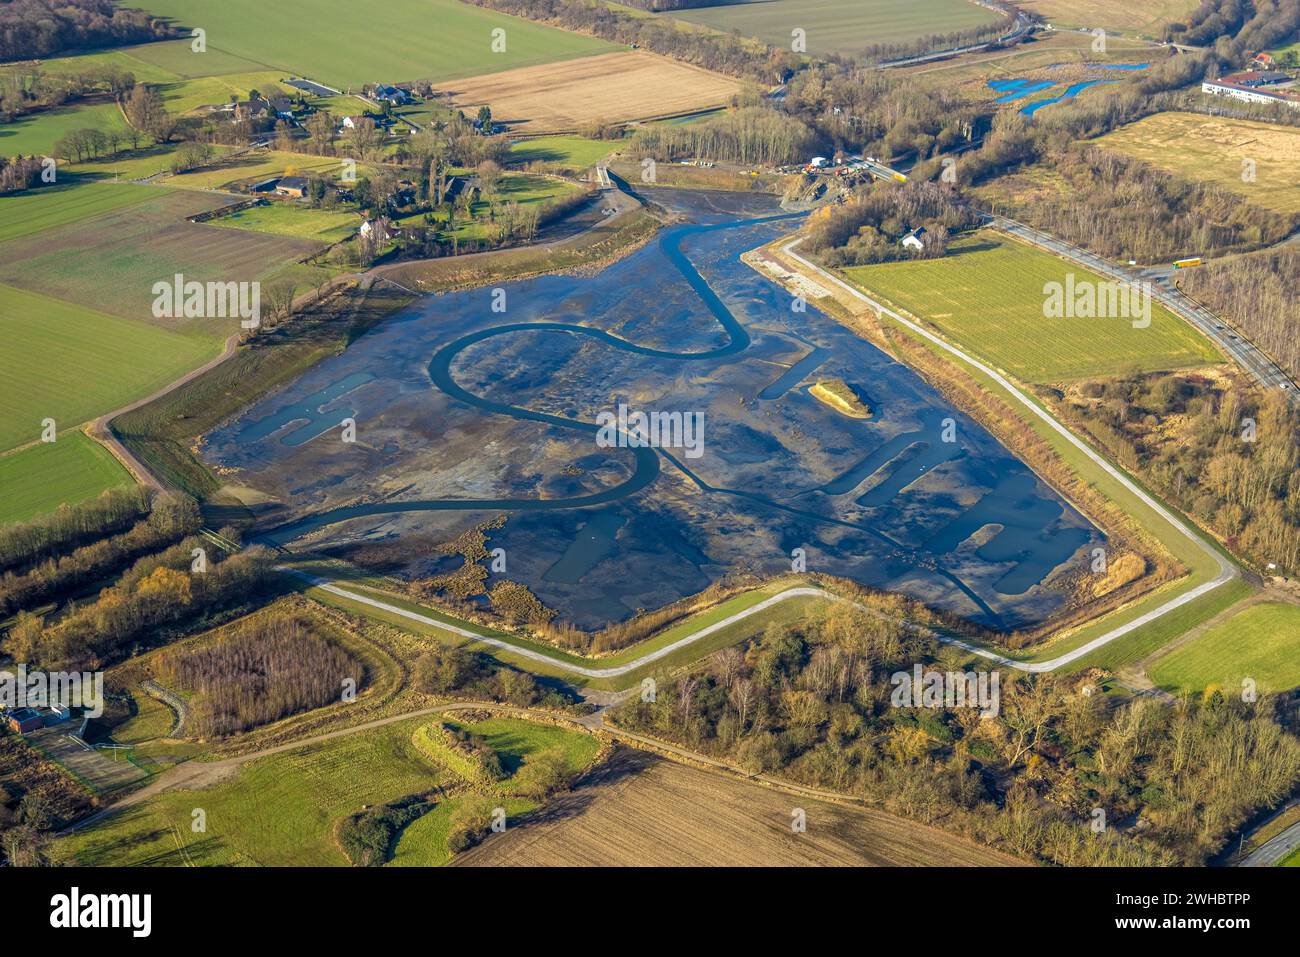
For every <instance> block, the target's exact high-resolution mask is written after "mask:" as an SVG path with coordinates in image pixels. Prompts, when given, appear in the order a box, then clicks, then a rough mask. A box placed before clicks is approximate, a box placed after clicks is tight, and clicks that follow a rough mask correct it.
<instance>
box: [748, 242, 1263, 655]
mask: <svg viewBox="0 0 1300 957" xmlns="http://www.w3.org/2000/svg"><path fill="white" fill-rule="evenodd" d="M789 239H790V237H785V238H783V239H781V240H778V241H777V242H775V243H772V244H771V245H770V246H768V247H766V251H767V252H768V253H769V254H770V255H772V256H773V257H774V258H777V259H779V260H780V262H781V263H782V265H783V266H785V268H786V269H788V270H790V271H791V272H794V273H797V274H804V273H806V272H807V270H805V269H804V268H803V267H802V266H801V265H800V264H799V263H797V262H795V261H793V260H791V259H790V258H789V257H787V256H785V255H783V254H782V252H781V247H782V246H784V245H785V243H787V242H788V241H789ZM810 278H814V279H815V278H816V277H815V276H812V277H810ZM840 278H842V279H844V280H845V281H846V282H850V283H851V284H852V285H855V286H857V288H862V287H861V286H860V285H859V284H857V283H852V282H851V281H850V280H848V279H847V277H844V276H842V275H841V276H840ZM862 291H863V292H865V293H866V294H868V295H870V296H872V297H873V298H875V299H876V300H877V301H880V302H883V303H885V304H886V305H889V306H890V308H894V309H895V310H896V311H898V312H900V313H902V314H906V313H905V311H904V310H902V309H898V308H897V307H896V306H894V305H893V304H892V303H890V302H889V301H888V299H886V298H885V297H883V296H879V295H877V294H876V293H875V292H874V291H873V290H870V289H862ZM835 301H836V302H837V303H838V302H839V298H838V294H837V295H836V297H835ZM835 312H836V311H833V313H832V314H835ZM873 312H874V311H873ZM879 321H880V322H881V324H882V326H883V327H887V328H888V329H890V330H892V331H893V332H895V333H896V334H901V335H905V336H906V337H907V338H908V340H910V342H912V343H915V344H916V345H919V346H922V347H924V348H925V349H926V350H927V351H928V352H929V353H930V354H931V356H932V357H933V358H934V359H935V360H936V361H938V362H939V363H942V364H944V365H948V366H951V367H956V368H957V369H959V370H960V371H961V373H962V374H964V375H965V376H966V377H967V378H969V379H970V380H971V381H973V382H974V383H975V384H976V385H978V386H979V387H980V388H981V389H983V390H985V391H987V392H989V393H990V394H993V395H996V396H997V397H998V398H999V399H1000V400H1002V401H1001V402H1000V405H1002V406H1003V407H1004V409H1005V410H1006V412H1007V414H1009V415H1010V416H1012V417H1014V419H1016V420H1017V421H1018V422H1019V423H1020V424H1022V425H1027V426H1028V427H1029V428H1031V429H1032V430H1033V431H1034V433H1035V434H1036V435H1037V436H1038V437H1039V438H1040V439H1041V440H1042V441H1043V442H1044V443H1046V445H1047V446H1048V447H1049V448H1050V450H1051V451H1052V452H1053V453H1054V454H1055V455H1056V456H1058V457H1059V459H1060V460H1061V461H1062V462H1063V463H1064V464H1065V465H1066V466H1067V467H1068V468H1069V469H1070V470H1071V471H1072V472H1074V473H1075V475H1077V476H1078V477H1079V479H1081V480H1082V481H1083V482H1084V483H1086V485H1087V486H1088V487H1089V488H1090V489H1092V490H1094V491H1095V492H1097V493H1098V494H1099V495H1100V496H1101V497H1102V498H1103V499H1104V500H1105V501H1106V502H1107V503H1109V504H1113V505H1114V506H1115V507H1117V508H1118V509H1119V510H1121V511H1122V512H1123V513H1124V514H1125V515H1127V516H1128V517H1129V518H1130V519H1131V520H1132V521H1133V522H1134V523H1135V524H1136V525H1137V526H1138V527H1140V528H1141V529H1143V530H1144V531H1145V533H1146V534H1147V535H1149V536H1151V538H1153V539H1154V540H1155V541H1156V542H1157V543H1158V544H1159V545H1160V547H1162V548H1163V549H1164V550H1165V551H1166V552H1167V553H1168V554H1169V555H1170V556H1172V557H1173V558H1174V559H1176V560H1177V561H1178V562H1179V563H1180V564H1181V565H1182V566H1183V567H1184V568H1185V569H1186V571H1185V573H1184V574H1183V575H1182V576H1181V577H1180V578H1178V579H1176V580H1174V581H1170V582H1166V583H1164V584H1162V585H1160V586H1159V587H1157V588H1155V589H1153V590H1152V591H1150V592H1148V593H1147V594H1145V595H1143V596H1141V597H1139V598H1137V599H1136V600H1134V601H1131V602H1129V603H1128V604H1125V605H1123V606H1122V607H1120V608H1118V609H1116V610H1114V611H1111V612H1110V613H1108V614H1105V615H1102V616H1100V617H1099V618H1096V619H1094V620H1093V621H1090V622H1088V623H1086V624H1082V625H1077V626H1074V627H1070V628H1066V629H1064V630H1062V631H1061V632H1060V633H1058V634H1056V635H1053V636H1051V637H1050V638H1048V639H1047V640H1045V641H1042V642H1039V643H1037V644H1036V645H1035V646H1034V647H1033V648H1031V649H1027V650H1025V651H1023V652H1017V651H1014V650H1011V651H1009V650H1007V649H1004V648H997V649H992V650H996V651H997V652H998V653H999V654H1003V655H1005V656H1006V657H1008V658H1012V659H1014V660H1017V661H1024V662H1027V663H1036V662H1042V661H1049V660H1051V659H1053V658H1055V657H1057V656H1059V655H1062V654H1066V653H1068V652H1070V651H1073V650H1075V649H1077V648H1079V647H1081V646H1083V645H1085V644H1087V643H1088V642H1090V641H1092V640H1094V639H1096V638H1098V637H1100V636H1101V635H1103V634H1105V633H1106V632H1108V631H1110V630H1112V629H1114V628H1117V627H1120V626H1122V625H1125V624H1128V623H1130V622H1132V621H1134V620H1135V619H1137V618H1139V617H1140V616H1142V615H1144V614H1146V613H1148V612H1150V611H1153V610H1154V609H1156V608H1158V607H1159V606H1160V605H1162V604H1164V603H1165V602H1168V601H1170V600H1172V599H1174V598H1177V597H1178V596H1180V595H1183V594H1186V593H1187V592H1189V591H1191V590H1192V589H1194V588H1197V587H1199V586H1201V585H1203V584H1206V583H1208V582H1210V581H1213V580H1214V578H1215V577H1216V576H1217V575H1218V572H1219V569H1218V564H1217V562H1216V561H1215V560H1214V559H1213V558H1212V557H1211V556H1210V555H1208V554H1206V552H1205V551H1204V550H1203V549H1202V548H1200V547H1199V546H1198V545H1197V544H1196V543H1195V542H1194V541H1192V540H1191V539H1190V538H1188V537H1187V536H1186V535H1184V534H1182V533H1181V532H1179V531H1178V530H1176V529H1174V528H1173V527H1171V526H1170V524H1169V523H1168V522H1167V521H1166V520H1165V519H1164V518H1163V517H1162V516H1161V515H1160V514H1159V513H1157V512H1156V511H1155V510H1153V509H1152V508H1151V507H1150V506H1148V505H1147V504H1146V503H1145V502H1143V501H1142V500H1141V499H1139V498H1138V497H1137V496H1136V495H1134V494H1133V492H1132V491H1131V490H1130V489H1128V488H1126V487H1125V486H1124V485H1123V484H1122V483H1121V482H1119V481H1118V480H1116V479H1115V477H1114V476H1112V475H1110V474H1109V473H1108V472H1106V471H1105V470H1104V469H1102V468H1101V467H1100V466H1098V465H1097V463H1095V462H1093V461H1092V460H1091V459H1089V458H1088V457H1087V456H1085V455H1084V454H1083V453H1082V452H1081V451H1080V450H1079V449H1078V448H1077V447H1076V446H1074V445H1073V444H1071V443H1070V442H1069V441H1068V440H1067V439H1066V438H1065V437H1064V436H1062V435H1061V434H1060V433H1058V432H1057V431H1055V430H1054V429H1052V428H1051V427H1050V426H1048V424H1047V423H1046V422H1044V421H1043V420H1042V419H1041V418H1039V417H1038V416H1037V415H1035V414H1033V413H1032V412H1031V410H1030V409H1028V408H1026V407H1024V406H1023V405H1021V403H1020V402H1019V401H1017V400H1016V399H1015V398H1014V397H1013V396H1012V395H1011V394H1010V393H1009V392H1008V391H1007V390H1006V389H1004V388H1003V387H1002V385H1001V384H1000V383H998V382H997V381H996V380H994V379H992V378H990V377H989V376H988V375H986V374H985V373H984V372H982V371H981V370H979V369H977V368H975V367H974V366H973V365H971V364H970V363H968V362H966V361H964V360H962V359H961V358H959V357H957V356H954V355H953V354H951V353H949V352H947V351H945V350H943V349H941V348H940V347H939V346H938V345H936V344H935V343H933V342H930V341H929V340H927V339H925V338H923V337H921V336H918V335H916V334H915V333H914V332H913V331H912V330H911V329H908V328H907V327H906V326H904V325H902V324H901V323H898V322H897V321H895V320H893V319H891V318H890V317H889V316H888V315H887V314H883V315H881V316H880V317H879ZM922 324H924V323H922ZM931 331H932V332H933V331H934V330H931ZM936 334H937V333H936ZM941 338H946V337H941ZM950 341H952V342H953V343H954V344H955V345H957V346H959V347H961V348H962V349H963V350H965V351H967V352H971V349H970V347H969V346H967V344H966V343H964V342H963V341H961V340H959V339H955V338H954V339H952V340H950ZM1022 391H1023V393H1024V394H1025V395H1026V397H1028V398H1029V399H1030V400H1031V401H1032V402H1033V403H1034V404H1035V405H1037V406H1039V408H1042V409H1043V410H1044V411H1047V412H1049V413H1050V410H1049V409H1047V407H1046V406H1044V405H1043V404H1042V403H1041V402H1040V401H1039V400H1038V399H1037V398H1036V397H1035V396H1034V395H1033V394H1032V393H1030V392H1028V391H1027V390H1022ZM1112 464H1113V463H1112ZM1116 467H1117V468H1118V466H1116ZM1120 471H1121V472H1122V473H1123V474H1124V475H1125V476H1126V477H1127V478H1128V479H1129V480H1130V481H1132V482H1133V483H1134V484H1135V485H1137V486H1138V487H1139V488H1141V489H1143V491H1145V492H1147V494H1148V495H1151V496H1152V497H1153V498H1156V499H1157V500H1159V496H1158V495H1156V494H1155V493H1154V492H1152V491H1151V490H1150V489H1149V488H1148V487H1147V486H1146V485H1145V483H1143V482H1142V481H1141V480H1140V479H1138V478H1137V477H1135V476H1133V475H1132V474H1131V473H1129V472H1127V471H1125V470H1123V469H1120ZM1165 507H1166V508H1168V509H1169V511H1170V512H1171V513H1172V514H1174V515H1175V516H1177V517H1179V518H1180V520H1182V521H1183V522H1184V523H1185V524H1187V525H1188V527H1190V528H1191V529H1193V530H1194V531H1195V530H1196V526H1195V525H1194V524H1193V523H1191V522H1189V521H1187V520H1186V519H1185V518H1183V517H1182V516H1181V515H1179V514H1178V512H1177V511H1176V510H1175V509H1173V508H1170V507H1169V506H1168V505H1166V506H1165ZM1203 537H1204V538H1205V540H1206V541H1208V542H1209V543H1210V544H1211V546H1212V547H1214V548H1215V549H1216V550H1217V551H1219V553H1220V554H1222V555H1223V556H1224V557H1225V558H1227V559H1228V561H1229V562H1231V561H1232V559H1231V557H1230V556H1229V555H1228V554H1227V552H1225V551H1224V550H1223V549H1222V548H1220V547H1219V546H1218V544H1217V543H1216V542H1214V541H1213V539H1212V538H1210V537H1209V536H1203ZM1251 591H1253V589H1252V588H1251V586H1250V585H1248V584H1246V583H1245V582H1242V581H1241V580H1240V579H1237V580H1235V581H1230V582H1227V583H1225V584H1223V585H1220V586H1219V587H1218V588H1215V589H1214V590H1212V591H1210V592H1209V593H1207V594H1204V595H1201V596H1200V597H1198V598H1197V599H1195V600H1194V601H1192V602H1189V603H1188V604H1186V605H1184V606H1182V607H1180V608H1177V609H1175V610H1173V611H1172V612H1170V613H1168V614H1166V615H1164V616H1162V617H1161V618H1159V619H1157V620H1155V621H1152V622H1148V623H1146V624H1144V625H1142V626H1140V627H1138V628H1136V629H1134V630H1133V631H1132V632H1130V633H1128V634H1126V635H1123V636H1121V637H1119V638H1117V639H1115V640H1114V641H1112V642H1110V643H1109V644H1107V645H1105V646H1103V647H1101V648H1098V649H1096V650H1095V651H1093V652H1092V653H1090V654H1088V655H1086V656H1083V657H1082V658H1080V659H1078V660H1076V661H1073V662H1071V663H1069V664H1068V665H1066V666H1065V670H1067V671H1073V670H1079V669H1081V668H1087V667H1094V666H1095V667H1103V668H1108V669H1115V668H1118V667H1119V666H1121V665H1123V664H1127V663H1130V662H1132V661H1135V660H1138V659H1140V658H1142V657H1144V656H1145V655H1146V654H1149V653H1150V652H1151V651H1154V650H1155V649H1157V648H1159V647H1161V646H1162V645H1163V644H1165V643H1167V642H1168V641H1170V640H1172V639H1173V638H1175V637H1177V636H1178V635H1180V634H1182V633H1184V632H1185V631H1187V630H1188V629H1189V628H1191V627H1194V626H1195V625H1197V624H1199V623H1200V622H1203V621H1205V620H1208V619H1209V618H1210V617H1212V616H1213V615H1216V614H1218V613H1219V612H1221V611H1222V610H1223V609H1224V608H1227V607H1229V606H1230V605H1232V604H1235V603H1236V602H1237V601H1239V600H1240V599H1242V598H1244V597H1246V596H1247V595H1248V594H1250V593H1251Z"/></svg>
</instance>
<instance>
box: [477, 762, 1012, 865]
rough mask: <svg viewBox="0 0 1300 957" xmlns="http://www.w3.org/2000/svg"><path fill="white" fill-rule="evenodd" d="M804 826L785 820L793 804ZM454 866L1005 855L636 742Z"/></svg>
mask: <svg viewBox="0 0 1300 957" xmlns="http://www.w3.org/2000/svg"><path fill="white" fill-rule="evenodd" d="M796 807H799V808H803V809H804V811H805V812H806V814H807V830H806V831H805V832H804V833H802V834H797V833H795V832H794V831H793V830H792V829H791V826H790V825H791V814H792V812H793V810H794V808H796ZM456 863H457V864H458V865H461V866H498V867H499V866H503V865H504V866H510V865H516V866H538V865H570V866H609V865H628V866H642V867H646V866H649V867H655V866H673V865H678V866H681V865H699V866H715V867H716V866H787V867H789V866H811V865H822V866H827V865H832V866H834V865H838V866H856V867H862V866H933V865H949V866H961V865H968V866H1005V865H1011V864H1016V863H1018V862H1016V861H1015V860H1013V859H1012V858H1009V857H1006V856H1005V855H1002V854H999V853H998V852H996V851H993V850H990V849H988V848H985V847H980V846H979V845H977V844H974V843H971V842H969V841H964V840H962V839H961V838H958V837H954V836H952V835H950V834H945V833H944V832H942V831H939V830H936V829H934V828H930V827H926V826H925V825H922V824H917V823H915V822H912V821H907V820H904V819H902V818H897V817H893V816H892V815H889V814H884V813H881V812H879V811H872V810H868V809H865V808H853V807H846V806H841V805H838V804H830V803H823V802H821V801H814V800H811V799H809V798H805V797H796V796H794V795H792V794H787V793H784V792H782V791H776V790H773V789H771V788H768V787H764V786H763V785H759V784H751V783H749V782H747V781H743V780H741V779H739V778H734V777H730V776H728V775H725V774H720V773H713V772H709V771H702V770H697V769H695V768H690V767H686V766H684V765H681V764H677V763H675V762H673V761H668V760H666V759H663V758H659V757H656V756H654V755H651V754H647V753H646V752H642V751H632V750H623V749H621V750H619V751H618V752H616V753H615V754H614V756H613V757H612V758H611V759H610V760H609V761H608V762H607V763H606V764H605V765H604V766H602V767H601V768H600V769H598V770H597V771H596V772H595V773H594V774H593V776H592V777H591V778H590V779H589V780H588V782H587V783H585V784H583V785H582V786H580V787H579V788H577V789H576V790H575V791H574V792H573V793H571V794H568V795H564V796H562V797H559V798H556V799H554V800H553V801H552V802H551V803H550V804H548V805H547V806H546V808H545V809H544V810H543V811H541V812H539V813H538V814H537V816H535V817H532V818H529V819H527V820H526V821H525V823H523V824H521V825H520V826H519V827H515V828H512V829H511V830H509V831H507V832H506V833H505V834H501V835H497V836H493V837H490V838H489V839H488V840H487V841H486V842H485V843H484V844H482V845H480V846H479V847H477V848H475V849H474V850H472V851H470V852H468V853H467V854H464V855H462V856H460V857H458V858H457V859H456Z"/></svg>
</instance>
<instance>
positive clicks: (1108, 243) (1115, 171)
mask: <svg viewBox="0 0 1300 957" xmlns="http://www.w3.org/2000/svg"><path fill="white" fill-rule="evenodd" d="M1038 168H1039V169H1040V170H1046V171H1047V172H1049V173H1050V175H1051V177H1052V180H1053V181H1054V188H1053V189H1052V192H1051V198H1050V200H1047V201H1045V200H1043V199H1042V198H1041V197H1034V196H1032V195H1028V194H1027V193H1026V191H1024V190H1020V189H1017V188H1016V187H1015V186H1014V185H1013V186H1012V188H1011V189H1006V190H1002V189H999V190H996V191H995V192H994V193H993V197H994V199H995V206H996V210H997V211H998V212H1000V213H1005V214H1007V215H1009V216H1012V217H1013V218H1016V219H1023V220H1024V221H1026V222H1028V223H1029V224H1030V225H1032V226H1035V227H1036V228H1038V229H1042V230H1044V231H1045V232H1049V233H1051V234H1052V235H1054V236H1056V237H1057V238H1059V239H1064V240H1066V241H1068V242H1072V243H1075V244H1076V245H1079V246H1084V247H1087V248H1088V249H1091V250H1093V251H1094V252H1097V253H1100V254H1101V255H1103V256H1106V257H1108V258H1110V259H1117V260H1121V261H1124V260H1128V259H1136V260H1139V261H1140V262H1161V261H1170V260H1173V259H1179V258H1182V257H1184V256H1214V255H1220V254H1223V253H1225V252H1233V251H1243V250H1250V249H1258V248H1260V247H1263V246H1269V245H1272V244H1274V243H1277V242H1279V241H1281V240H1282V239H1285V238H1286V237H1287V236H1288V235H1290V233H1291V232H1292V231H1293V230H1294V229H1295V228H1296V226H1297V224H1300V216H1297V215H1295V214H1292V215H1282V214H1280V213H1275V212H1273V211H1271V210H1267V209H1264V208H1262V207H1259V206H1255V205H1252V204H1251V203H1249V202H1247V201H1246V200H1244V199H1242V198H1241V197H1240V196H1238V195H1236V194H1235V193H1232V192H1230V191H1229V190H1227V189H1224V188H1223V187H1221V186H1218V185H1217V184H1213V183H1207V182H1200V183H1196V182H1190V181H1188V180H1183V179H1179V178H1177V177H1174V176H1171V175H1170V174H1168V173H1166V172H1164V171H1163V170H1159V169H1156V168H1155V167H1153V166H1148V165H1147V164H1146V163H1144V162H1142V161H1141V160H1137V159H1133V158H1131V157H1128V156H1124V155H1122V154H1119V153H1113V152H1110V151H1108V150H1103V149H1099V148H1097V147H1093V146H1086V145H1080V146H1067V147H1065V148H1063V149H1059V150H1052V151H1050V152H1048V153H1047V154H1046V155H1045V156H1044V157H1043V159H1042V162H1041V163H1040V164H1039V167H1038Z"/></svg>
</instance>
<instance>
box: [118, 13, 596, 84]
mask: <svg viewBox="0 0 1300 957" xmlns="http://www.w3.org/2000/svg"><path fill="white" fill-rule="evenodd" d="M140 6H142V7H144V8H145V9H146V10H148V11H149V12H150V13H153V14H156V15H159V16H163V17H170V18H172V19H173V20H175V21H176V22H178V23H180V24H182V25H183V26H185V27H201V28H203V29H204V30H206V31H207V46H208V51H209V53H212V52H217V53H220V54H223V55H230V56H235V57H238V58H241V59H242V60H245V61H252V62H254V63H256V64H258V65H259V67H260V68H261V69H273V70H285V71H289V72H294V73H299V74H302V75H305V76H308V77H310V78H311V79H313V80H317V81H319V82H321V83H324V84H326V85H329V86H333V87H335V88H338V89H343V88H345V87H349V86H351V87H357V86H361V85H362V84H365V83H378V82H390V83H391V82H397V81H402V80H418V79H428V80H434V81H441V80H447V79H452V78H455V77H466V76H478V75H480V74H484V73H496V72H498V71H500V70H509V69H513V68H515V67H523V66H536V65H538V64H543V63H553V62H555V61H557V60H567V59H572V58H574V57H580V56H586V55H589V54H593V53H608V52H610V51H612V50H616V49H619V47H617V46H616V45H614V44H611V43H606V42H605V41H603V40H597V39H594V38H592V37H587V36H582V35H580V34H576V33H566V32H564V31H561V30H555V29H552V28H550V27H545V26H542V25H540V24H537V23H532V22H530V21H528V20H522V19H518V18H516V17H510V16H506V15H504V14H500V13H495V12H493V11H491V10H484V9H482V8H479V7H475V6H471V5H469V4H466V3H461V2H459V0H389V2H387V3H384V4H383V5H382V7H375V6H373V5H371V4H366V3H357V2H356V0H310V2H309V0H282V2H280V3H273V4H268V3H263V2H260V0H223V2H222V3H219V4H214V3H212V2H210V0H142V2H141V3H140ZM304 23H327V24H329V29H328V30H326V31H317V32H316V35H315V36H314V37H313V39H312V42H310V43H307V42H304V41H303V36H302V28H303V25H304ZM496 29H501V30H504V31H505V34H504V36H505V50H504V52H499V53H497V52H493V50H492V46H491V44H492V40H493V34H492V31H493V30H496ZM186 49H188V47H187V48H186ZM186 55H188V54H182V56H181V58H180V61H181V63H185V62H186V61H185V56H186ZM206 55H208V54H197V55H192V56H195V57H199V56H206ZM160 65H162V66H165V67H167V68H168V69H172V70H174V71H176V72H179V69H178V66H179V65H180V64H178V63H176V62H171V61H169V62H168V63H163V64H160ZM256 68H258V67H254V69H256ZM200 69H202V67H200ZM211 74H212V71H211V70H204V73H203V74H200V75H211ZM189 75H194V74H189Z"/></svg>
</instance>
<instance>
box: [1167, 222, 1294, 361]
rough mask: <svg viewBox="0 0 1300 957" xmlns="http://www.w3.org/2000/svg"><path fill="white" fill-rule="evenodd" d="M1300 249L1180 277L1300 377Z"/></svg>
mask: <svg viewBox="0 0 1300 957" xmlns="http://www.w3.org/2000/svg"><path fill="white" fill-rule="evenodd" d="M1297 276H1300V247H1297V246H1295V245H1287V246H1283V247H1282V248H1280V249H1274V250H1265V251H1263V252H1258V253H1252V254H1250V255H1248V256H1238V257H1235V258H1233V259H1230V260H1226V261H1223V262H1209V263H1206V264H1205V265H1204V266H1202V267H1200V268H1198V269H1191V270H1188V271H1187V272H1185V273H1182V274H1181V275H1180V276H1179V277H1178V285H1179V287H1180V288H1181V289H1183V291H1185V292H1187V293H1188V294H1189V295H1191V296H1193V297H1194V298H1196V299H1199V300H1200V301H1201V302H1203V303H1205V304H1206V305H1207V306H1209V307H1210V308H1211V309H1212V310H1214V311H1215V312H1216V313H1218V314H1219V315H1220V316H1224V317H1226V318H1228V319H1231V320H1232V321H1233V322H1235V323H1236V324H1237V325H1238V326H1240V327H1241V328H1242V329H1243V330H1245V332H1246V334H1247V335H1249V336H1250V338H1251V340H1252V341H1253V342H1254V343H1255V344H1256V345H1258V346H1260V347H1261V348H1262V349H1263V350H1264V351H1265V352H1267V353H1268V354H1269V355H1270V356H1272V357H1273V359H1274V360H1276V361H1277V362H1278V363H1280V364H1281V365H1282V367H1283V368H1284V369H1286V370H1287V371H1288V372H1289V373H1290V374H1291V375H1292V376H1295V377H1297V378H1300V336H1297V335H1296V323H1297V322H1300V284H1297V282H1296V277H1297Z"/></svg>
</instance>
